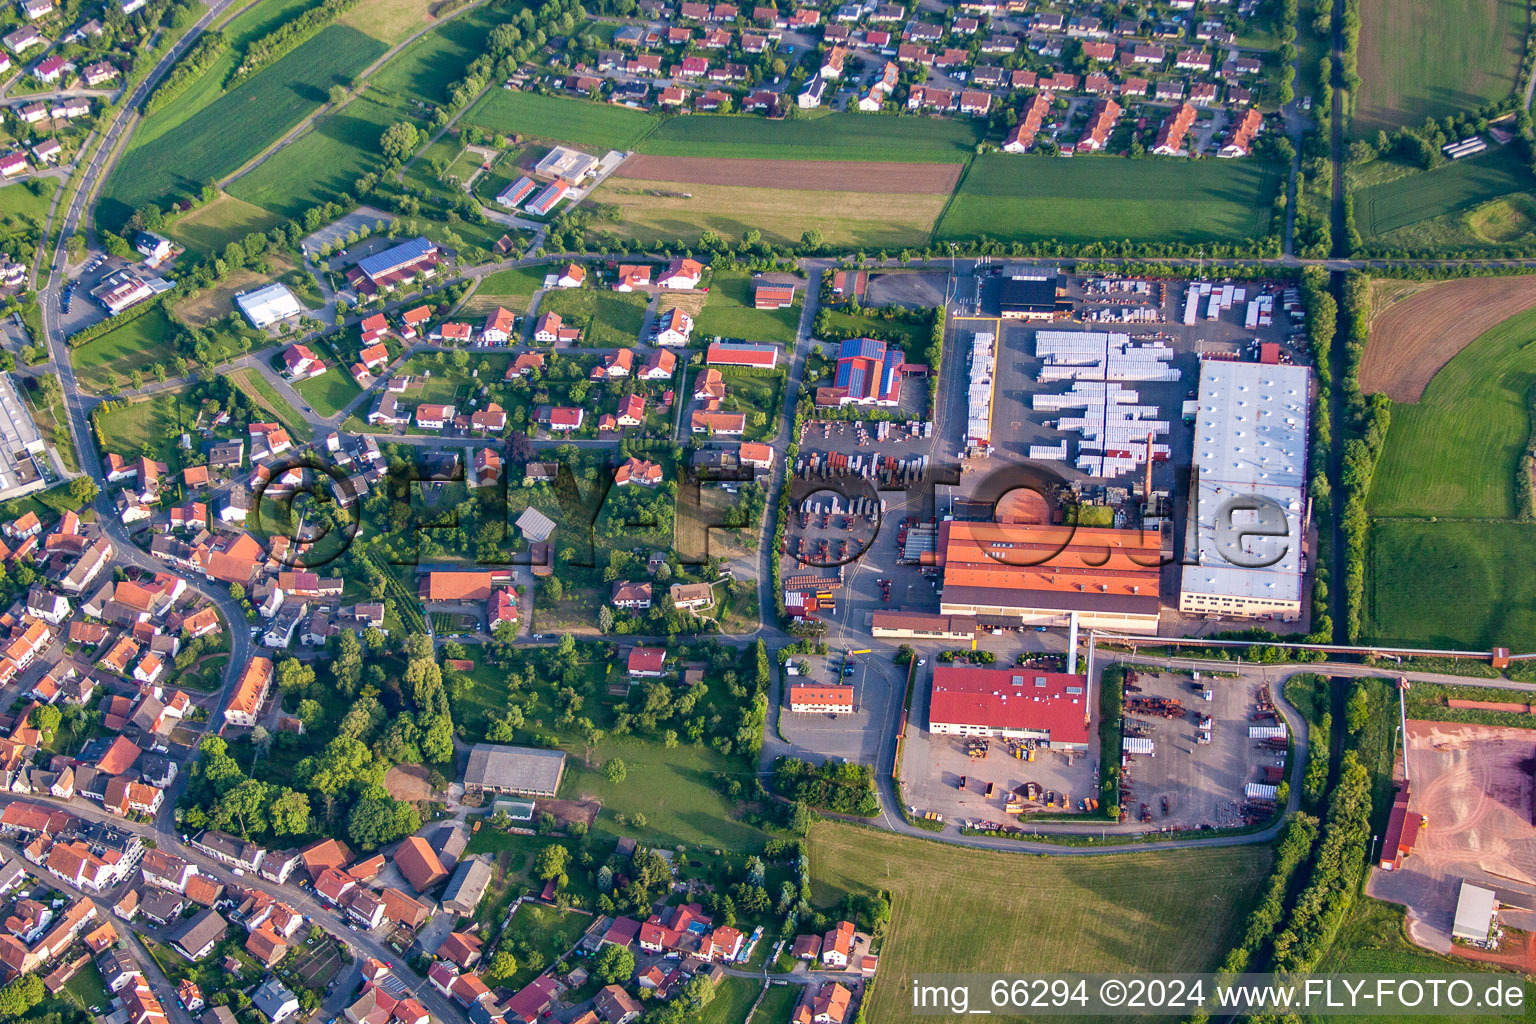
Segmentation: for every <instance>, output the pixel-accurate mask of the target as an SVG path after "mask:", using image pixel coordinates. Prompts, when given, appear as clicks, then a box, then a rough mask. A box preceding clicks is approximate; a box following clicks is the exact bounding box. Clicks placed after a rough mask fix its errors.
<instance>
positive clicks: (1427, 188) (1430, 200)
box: [1355, 146, 1531, 239]
mask: <svg viewBox="0 0 1536 1024" xmlns="http://www.w3.org/2000/svg"><path fill="white" fill-rule="evenodd" d="M1530 184H1531V173H1530V169H1529V168H1527V167H1526V166H1525V164H1523V163H1522V162H1521V161H1520V158H1519V156H1518V155H1516V153H1515V152H1514V150H1513V148H1511V147H1509V146H1504V147H1500V148H1497V149H1493V150H1490V151H1489V152H1486V153H1482V154H1479V155H1478V156H1474V157H1468V158H1467V159H1465V160H1457V161H1455V162H1454V163H1448V164H1444V165H1442V166H1440V167H1437V168H1435V169H1434V170H1432V171H1420V172H1416V173H1413V174H1408V175H1406V176H1404V177H1400V178H1395V179H1393V180H1392V181H1387V182H1383V183H1382V184H1379V185H1371V186H1369V187H1367V188H1363V189H1361V190H1360V191H1358V192H1356V193H1355V226H1356V227H1358V228H1359V229H1360V234H1361V235H1362V236H1363V237H1365V238H1368V239H1369V238H1378V237H1380V236H1383V235H1386V234H1387V233H1388V232H1393V231H1398V230H1400V229H1402V228H1406V227H1409V226H1411V225H1414V224H1417V223H1419V222H1422V221H1427V220H1431V219H1433V218H1436V217H1442V216H1445V215H1447V214H1457V213H1462V212H1464V211H1467V210H1471V209H1472V208H1474V207H1476V206H1478V205H1480V204H1482V203H1486V202H1488V201H1489V200H1493V199H1497V198H1498V197H1499V196H1503V195H1506V194H1508V193H1512V192H1520V191H1522V190H1524V189H1527V188H1529V187H1530Z"/></svg>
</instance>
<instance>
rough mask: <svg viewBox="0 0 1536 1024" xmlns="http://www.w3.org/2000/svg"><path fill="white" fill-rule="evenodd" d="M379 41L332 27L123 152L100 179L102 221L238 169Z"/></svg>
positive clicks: (371, 54) (357, 66)
mask: <svg viewBox="0 0 1536 1024" xmlns="http://www.w3.org/2000/svg"><path fill="white" fill-rule="evenodd" d="M385 49H386V47H385V45H384V44H383V43H381V42H379V41H378V40H377V39H372V38H370V37H368V36H365V35H363V34H362V33H361V32H358V31H357V30H356V29H353V28H348V27H346V26H344V25H331V26H329V27H327V28H325V29H324V30H323V31H321V32H320V34H319V35H317V36H315V37H314V38H313V39H311V40H309V41H308V42H307V43H305V44H304V45H302V46H300V47H298V48H297V49H296V50H294V51H293V52H291V53H289V54H287V55H286V56H284V57H283V58H282V59H281V60H279V61H277V62H276V63H275V64H273V65H272V66H270V67H268V68H267V69H265V70H264V71H262V72H260V73H259V74H257V75H256V76H254V77H253V78H251V79H250V80H249V81H247V82H245V83H243V84H242V85H240V86H239V87H238V88H236V89H234V90H233V91H231V92H229V93H226V94H225V95H223V96H221V97H219V99H217V100H215V101H214V102H212V103H210V104H209V105H208V106H206V107H204V108H203V109H202V110H200V111H199V112H198V113H196V114H195V115H193V116H192V117H190V118H188V119H187V120H186V121H185V122H183V123H182V124H181V125H179V126H177V127H176V128H175V129H173V130H171V131H169V132H167V133H165V134H164V135H162V136H160V137H159V138H158V139H156V140H154V141H153V142H150V143H148V144H146V145H143V146H140V147H139V148H137V149H133V150H130V151H129V152H128V153H127V154H125V155H124V157H123V159H122V160H121V161H120V162H119V163H118V165H117V167H116V168H115V169H114V171H113V173H112V176H111V178H110V179H109V180H108V181H107V184H106V188H105V195H104V199H103V204H102V205H103V209H104V210H105V211H106V220H107V222H108V224H110V225H113V226H115V225H116V224H118V223H121V221H122V220H125V219H126V218H127V214H128V212H129V211H131V210H132V209H133V208H135V207H137V206H139V205H141V204H143V203H145V202H149V201H151V200H154V199H158V198H160V197H162V196H163V195H165V194H166V193H167V192H170V191H173V190H174V189H176V188H177V187H182V188H188V189H193V188H201V187H202V185H203V183H204V182H206V181H207V180H208V179H209V178H216V177H219V176H221V175H224V174H228V173H229V172H230V171H232V170H234V169H235V168H237V167H239V166H240V165H241V164H242V163H244V162H245V161H246V160H249V159H250V158H251V157H252V156H254V155H255V154H256V153H258V152H260V151H261V149H262V148H264V147H265V146H267V145H269V144H271V142H272V141H273V140H275V139H276V138H278V137H279V136H280V135H282V134H283V133H284V132H286V131H288V130H289V129H290V128H292V127H293V126H294V125H295V124H297V123H299V121H301V120H303V118H304V117H305V116H306V115H308V114H309V113H310V112H311V111H313V110H314V109H315V108H316V107H317V106H318V105H319V103H318V100H317V97H319V96H321V95H323V94H324V93H325V92H326V90H328V89H329V88H330V87H331V86H332V85H334V84H336V83H338V82H340V81H344V80H346V79H348V78H350V77H351V76H352V75H354V74H356V73H357V72H358V71H361V70H362V69H363V68H365V67H367V66H368V65H369V64H370V63H371V62H372V61H373V60H375V59H376V58H377V57H378V56H379V55H380V54H381V53H383V52H384V51H385Z"/></svg>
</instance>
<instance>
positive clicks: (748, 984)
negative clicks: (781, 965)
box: [694, 978, 789, 1024]
mask: <svg viewBox="0 0 1536 1024" xmlns="http://www.w3.org/2000/svg"><path fill="white" fill-rule="evenodd" d="M762 988H763V983H762V982H761V981H758V980H757V979H756V978H726V979H725V980H724V981H722V982H720V984H719V985H717V986H715V998H714V999H713V1000H711V1001H710V1004H709V1005H708V1006H706V1007H704V1009H703V1011H702V1012H700V1014H699V1015H698V1016H697V1017H696V1018H694V1020H696V1021H697V1022H698V1024H745V1022H746V1019H747V1011H748V1010H750V1009H751V1008H752V1004H753V1003H754V1002H756V1001H757V994H758V993H759V992H760V991H762ZM788 1019H789V1018H787V1017H786V1018H785V1020H788Z"/></svg>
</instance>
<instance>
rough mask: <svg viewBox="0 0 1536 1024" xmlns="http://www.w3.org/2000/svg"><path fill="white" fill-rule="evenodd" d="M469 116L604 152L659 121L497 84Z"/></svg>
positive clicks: (497, 128)
mask: <svg viewBox="0 0 1536 1024" xmlns="http://www.w3.org/2000/svg"><path fill="white" fill-rule="evenodd" d="M464 120H465V122H466V123H468V124H477V125H480V126H481V127H482V128H488V129H490V130H491V131H494V132H503V133H511V132H516V133H517V134H519V135H531V136H533V137H535V138H539V139H550V140H552V141H554V142H568V143H570V144H571V145H573V146H581V147H584V148H589V149H592V150H595V151H597V152H599V153H601V152H602V151H603V150H606V149H633V148H634V146H635V143H637V142H639V141H640V140H641V139H642V138H644V137H645V136H646V134H647V133H648V132H650V131H651V129H653V128H655V127H656V123H657V119H656V118H655V117H654V116H652V115H650V114H643V113H641V112H640V111H638V110H630V109H629V108H628V107H616V106H613V105H611V104H608V103H593V102H592V101H590V100H578V99H568V98H566V97H563V96H539V95H535V94H534V93H527V92H514V91H512V90H509V89H492V90H491V91H490V92H488V93H486V94H485V95H484V96H482V97H480V99H479V101H478V102H477V103H475V105H474V106H472V107H470V108H469V112H468V113H466V114H465V115H464ZM684 120H687V119H686V118H685V119H684Z"/></svg>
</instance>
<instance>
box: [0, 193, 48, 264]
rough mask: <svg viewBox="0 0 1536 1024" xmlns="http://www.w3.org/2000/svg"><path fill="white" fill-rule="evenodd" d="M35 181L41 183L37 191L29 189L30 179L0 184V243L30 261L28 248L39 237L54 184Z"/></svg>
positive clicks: (34, 245) (14, 254) (15, 254)
mask: <svg viewBox="0 0 1536 1024" xmlns="http://www.w3.org/2000/svg"><path fill="white" fill-rule="evenodd" d="M36 180H38V181H39V182H41V185H40V186H39V189H38V192H33V191H32V185H31V183H30V182H27V183H22V182H17V183H15V184H12V185H5V186H3V187H0V245H3V246H4V247H5V248H6V249H7V250H8V251H10V253H11V254H12V255H13V256H14V257H15V258H16V259H18V260H20V261H21V262H23V263H26V262H29V261H30V259H31V256H30V253H29V252H28V250H31V249H34V248H35V247H36V246H37V243H38V239H39V238H41V237H42V233H43V224H44V222H46V221H47V220H48V205H49V203H51V202H52V201H53V192H54V188H55V183H54V182H53V181H51V180H49V179H47V178H40V179H36ZM39 193H41V194H39Z"/></svg>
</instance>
